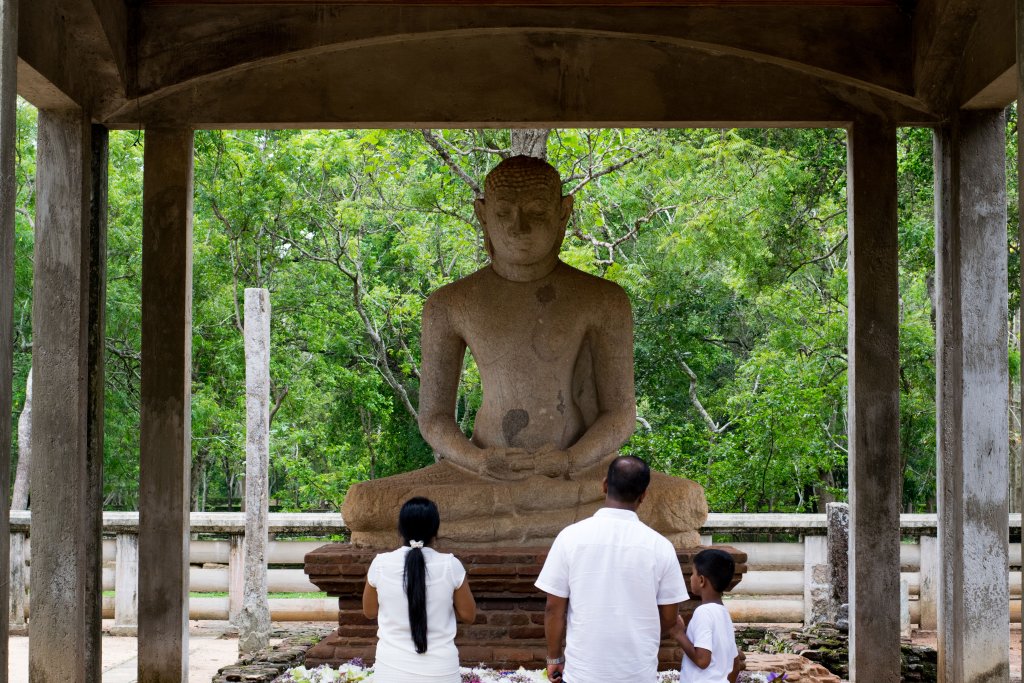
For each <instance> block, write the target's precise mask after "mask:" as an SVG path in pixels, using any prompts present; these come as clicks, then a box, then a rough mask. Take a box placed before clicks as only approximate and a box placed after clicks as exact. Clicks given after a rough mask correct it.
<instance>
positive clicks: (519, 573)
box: [306, 543, 747, 669]
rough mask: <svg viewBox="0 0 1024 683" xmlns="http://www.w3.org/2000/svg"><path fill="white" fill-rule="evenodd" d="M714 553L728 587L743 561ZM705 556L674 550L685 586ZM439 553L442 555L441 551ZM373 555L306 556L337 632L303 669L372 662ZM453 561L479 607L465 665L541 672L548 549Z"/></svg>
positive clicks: (738, 555) (467, 635)
mask: <svg viewBox="0 0 1024 683" xmlns="http://www.w3.org/2000/svg"><path fill="white" fill-rule="evenodd" d="M715 547H717V548H721V549H722V550H726V551H728V552H729V553H730V554H731V555H732V556H733V558H734V559H735V560H736V576H735V577H734V579H733V582H732V584H731V585H730V588H732V587H734V586H735V585H736V584H738V583H739V582H740V579H742V578H743V574H744V573H746V571H747V564H746V563H747V555H746V553H742V552H740V551H738V550H736V549H735V548H732V547H729V546H715ZM703 549H704V548H703V547H698V548H683V549H680V550H677V551H676V554H677V555H678V557H679V566H680V567H681V568H682V570H683V574H684V575H685V576H686V579H687V581H689V576H690V574H691V572H692V571H693V556H694V555H695V554H696V553H698V552H700V551H701V550H703ZM438 550H440V551H441V552H444V548H438ZM376 554H377V551H375V550H367V549H363V548H355V547H352V546H351V545H349V544H348V543H331V544H329V545H325V546H321V547H320V548H317V549H316V550H314V551H313V552H311V553H308V554H307V555H306V574H308V575H309V580H310V581H311V582H312V583H313V584H315V585H316V586H317V587H318V588H319V589H320V590H322V591H325V592H326V593H327V594H328V595H332V596H338V629H337V630H336V631H334V632H333V633H331V634H330V635H329V636H327V637H326V638H325V639H324V640H322V641H320V643H319V644H317V645H316V646H314V647H313V648H312V649H310V650H309V651H308V652H307V653H306V666H319V665H320V664H341V663H343V662H346V661H348V660H349V659H352V658H353V657H361V658H363V659H364V660H365V661H366V662H368V663H369V662H372V661H373V658H374V651H375V649H376V646H377V620H376V619H367V618H366V617H364V616H363V613H362V606H363V603H362V595H363V584H364V582H365V580H366V571H367V569H369V566H370V561H371V560H373V558H374V556H375V555H376ZM455 554H456V556H457V557H458V558H459V559H460V560H462V563H463V564H464V565H465V567H466V571H467V572H468V573H469V580H470V586H471V587H472V589H473V595H474V596H476V605H477V615H476V622H475V623H473V624H461V625H459V632H458V636H457V637H456V639H455V642H456V644H457V645H458V646H459V655H460V656H461V658H462V663H463V665H464V666H476V665H477V664H480V663H483V664H486V665H487V666H490V667H493V668H499V669H517V668H519V667H520V666H524V667H526V668H527V669H542V668H544V659H545V645H544V602H545V594H544V593H542V592H541V591H539V590H537V588H536V587H534V585H533V583H534V581H536V580H537V575H538V574H539V573H540V569H541V567H542V566H543V564H544V559H545V558H546V557H547V554H548V549H547V548H491V549H488V550H468V549H459V550H456V551H455ZM687 585H688V584H687ZM691 597H692V596H691ZM698 604H700V603H699V601H697V600H694V599H691V600H688V601H687V602H685V603H683V614H684V616H685V617H686V618H689V615H690V614H691V613H692V612H693V609H694V608H696V606H697V605H698ZM681 659H682V651H681V650H680V649H679V648H678V647H677V646H675V645H674V644H672V645H669V644H668V643H667V642H666V643H665V646H664V647H662V649H661V653H660V656H659V660H660V668H661V669H677V668H679V662H680V661H681Z"/></svg>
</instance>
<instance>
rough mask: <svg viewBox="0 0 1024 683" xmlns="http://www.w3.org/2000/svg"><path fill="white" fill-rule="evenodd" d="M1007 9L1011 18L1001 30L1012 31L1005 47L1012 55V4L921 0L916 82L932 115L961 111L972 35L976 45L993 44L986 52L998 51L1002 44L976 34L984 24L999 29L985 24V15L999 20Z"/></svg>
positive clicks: (916, 16)
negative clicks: (964, 77)
mask: <svg viewBox="0 0 1024 683" xmlns="http://www.w3.org/2000/svg"><path fill="white" fill-rule="evenodd" d="M1007 8H1008V10H1009V14H1008V15H1006V16H1007V17H1008V18H1007V19H1006V26H1005V27H1002V28H1009V29H1010V31H1011V33H1010V41H1009V42H1008V44H1007V45H1006V47H1007V48H1008V49H1009V50H1010V51H1011V53H1012V51H1013V49H1014V47H1013V46H1014V41H1013V33H1012V31H1013V27H1014V25H1015V24H1014V19H1013V16H1014V15H1013V0H920V2H919V3H918V5H917V8H916V10H915V12H914V55H915V61H914V81H915V83H916V89H915V90H916V95H917V97H918V99H920V100H921V101H922V102H925V103H926V104H927V105H928V107H929V108H930V109H931V110H932V111H936V112H948V111H955V110H956V109H958V108H959V105H960V104H961V101H962V100H961V95H963V94H964V93H963V92H962V90H963V88H962V87H961V86H962V78H963V73H962V72H963V71H964V70H965V69H966V68H969V66H970V65H967V66H965V65H966V60H967V59H968V57H969V55H968V44H969V42H970V41H971V38H972V34H975V36H976V37H975V40H977V41H981V42H989V43H991V44H990V45H988V46H985V47H987V48H991V49H995V50H998V49H999V48H1000V46H998V45H995V44H996V43H998V42H1003V41H1001V40H1000V39H997V38H995V37H992V36H985V35H984V34H983V33H981V32H980V31H977V30H976V25H977V24H978V23H979V22H984V25H987V26H988V27H989V29H998V28H999V27H998V26H993V25H990V22H987V21H986V15H989V18H991V16H993V15H994V16H998V15H999V13H1000V12H1005V11H1006V9H1007ZM979 47H981V46H979ZM974 66H975V67H977V66H978V65H977V64H975V65H974ZM997 75H998V74H997ZM995 76H996V75H993V79H994V78H995ZM951 84H952V85H951ZM986 85H987V83H986Z"/></svg>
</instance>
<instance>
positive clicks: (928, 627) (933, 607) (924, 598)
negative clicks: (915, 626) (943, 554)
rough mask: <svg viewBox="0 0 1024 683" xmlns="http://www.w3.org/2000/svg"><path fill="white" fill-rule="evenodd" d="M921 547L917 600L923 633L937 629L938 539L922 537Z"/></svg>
mask: <svg viewBox="0 0 1024 683" xmlns="http://www.w3.org/2000/svg"><path fill="white" fill-rule="evenodd" d="M920 545H921V584H920V586H921V587H920V593H919V595H918V599H919V601H920V604H921V617H920V621H921V623H920V624H919V626H920V628H921V630H923V631H934V630H935V629H936V628H938V625H939V619H938V608H939V597H938V596H939V570H940V566H941V564H940V561H939V539H938V538H936V537H934V536H922V537H921V540H920Z"/></svg>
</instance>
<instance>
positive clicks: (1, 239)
mask: <svg viewBox="0 0 1024 683" xmlns="http://www.w3.org/2000/svg"><path fill="white" fill-rule="evenodd" d="M17 65H18V0H0V416H3V419H0V444H9V443H11V420H10V415H11V408H12V405H11V378H12V376H13V374H14V372H13V362H14V202H15V185H14V156H15V144H16V138H17V94H18V91H17V85H18V84H17ZM10 471H11V449H10V448H8V447H6V446H5V447H4V448H0V472H10ZM10 487H11V482H10V478H9V477H7V476H2V477H0V496H2V498H0V500H3V501H5V503H4V504H3V505H0V539H5V538H7V535H8V533H9V532H10V521H11V517H10V510H9V508H8V507H7V504H6V501H7V500H9V499H10ZM9 566H10V547H9V546H8V544H7V543H0V576H4V575H5V574H7V573H8V571H9V570H8V567H9ZM0 583H3V584H4V585H2V586H0V605H7V604H9V599H10V598H9V593H8V586H7V584H6V583H5V582H3V581H0ZM0 622H3V623H0V643H4V645H3V647H0V671H7V646H6V643H7V636H8V629H7V623H6V621H5V620H3V619H0Z"/></svg>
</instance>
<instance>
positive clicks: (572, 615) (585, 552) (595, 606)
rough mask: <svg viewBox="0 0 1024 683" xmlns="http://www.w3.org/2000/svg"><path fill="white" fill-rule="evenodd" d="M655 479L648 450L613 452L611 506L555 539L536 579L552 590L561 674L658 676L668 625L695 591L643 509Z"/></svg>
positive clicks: (646, 681)
mask: <svg viewBox="0 0 1024 683" xmlns="http://www.w3.org/2000/svg"><path fill="white" fill-rule="evenodd" d="M650 479H651V470H650V468H649V467H648V466H647V463H645V462H644V461H643V460H641V459H640V458H636V457H633V456H623V457H618V458H616V459H615V460H613V461H612V463H611V465H609V467H608V476H607V477H606V478H605V480H604V484H603V486H604V492H605V507H603V508H601V509H600V510H598V511H597V512H596V513H595V514H594V516H593V517H590V518H589V519H585V520H583V521H580V522H577V523H576V524H572V525H570V526H568V527H566V528H565V529H563V530H562V532H561V533H560V534H558V537H557V538H556V539H555V542H554V543H553V544H552V546H551V551H550V552H549V553H548V557H547V560H546V561H545V562H544V568H543V569H542V570H541V572H540V576H539V577H538V578H537V583H536V586H537V587H538V588H540V589H541V590H542V591H544V592H545V593H547V594H548V598H547V606H546V608H545V612H544V633H545V637H546V640H547V649H548V654H547V656H548V676H549V678H551V680H553V681H555V680H557V679H558V678H562V680H563V681H564V683H606V682H607V681H631V682H634V681H635V682H637V683H654V682H655V681H656V680H657V677H658V648H659V646H660V645H661V638H662V633H667V632H668V630H669V629H670V628H672V627H673V626H674V625H675V624H676V616H677V615H678V610H679V603H680V602H682V601H683V600H685V599H686V597H687V592H686V584H685V582H684V581H683V573H682V571H681V570H680V568H679V560H678V558H677V557H676V552H675V549H674V548H673V547H672V544H671V543H669V541H668V540H667V539H665V537H664V536H662V535H661V534H659V533H658V532H656V531H654V530H653V529H651V528H650V527H648V526H647V525H646V524H644V523H643V522H641V521H640V519H639V517H637V515H636V509H637V507H638V506H639V505H640V503H641V502H643V499H644V495H645V494H646V491H647V485H648V483H649V482H650ZM563 638H564V639H565V653H564V656H563V653H562V640H563Z"/></svg>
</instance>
